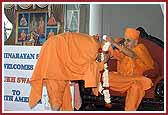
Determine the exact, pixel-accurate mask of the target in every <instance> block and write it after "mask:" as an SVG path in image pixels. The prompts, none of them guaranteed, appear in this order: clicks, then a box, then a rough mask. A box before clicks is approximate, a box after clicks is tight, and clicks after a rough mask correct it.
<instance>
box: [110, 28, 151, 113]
mask: <svg viewBox="0 0 168 115" xmlns="http://www.w3.org/2000/svg"><path fill="white" fill-rule="evenodd" d="M138 39H139V31H137V30H135V29H132V28H127V29H126V31H125V47H127V48H123V47H120V46H118V45H116V43H114V44H113V43H112V44H113V45H115V46H117V48H118V49H119V50H112V49H110V52H111V55H112V56H114V57H115V58H116V59H117V60H118V62H117V72H109V82H110V89H112V90H114V91H119V92H123V93H124V92H126V100H125V110H126V111H135V110H137V108H138V106H139V104H140V102H141V100H142V98H143V97H144V95H145V90H147V89H149V88H151V87H152V85H153V84H152V81H151V80H150V79H149V78H147V77H145V76H143V72H144V71H146V70H148V69H153V68H154V67H153V64H154V63H153V60H152V58H151V56H150V54H149V52H148V50H147V49H146V47H145V46H144V45H143V44H138V43H137V42H138ZM125 49H126V51H124V50H125ZM127 50H129V51H131V54H129V56H128V55H126V54H127V53H126V52H127ZM124 53H125V54H124Z"/></svg>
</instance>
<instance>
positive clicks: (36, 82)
mask: <svg viewBox="0 0 168 115" xmlns="http://www.w3.org/2000/svg"><path fill="white" fill-rule="evenodd" d="M98 48H99V45H98V44H97V43H96V41H95V40H94V38H93V37H92V36H89V35H86V34H82V33H75V32H66V33H62V34H59V35H56V36H51V37H50V38H48V39H47V41H46V42H45V43H44V44H43V46H42V48H41V51H40V55H39V58H38V61H37V63H36V66H35V68H34V72H33V75H32V78H31V82H30V83H31V92H30V96H29V106H30V107H34V106H35V105H36V104H37V102H38V101H39V100H40V99H41V97H42V87H43V84H45V85H46V87H47V91H48V95H49V102H50V104H51V106H52V107H53V108H56V109H57V110H72V107H71V94H70V87H69V81H70V80H84V81H85V87H97V86H98V78H99V74H98V72H99V70H98V64H97V63H96V61H95V59H96V56H97V51H98Z"/></svg>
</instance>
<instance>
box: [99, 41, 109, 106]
mask: <svg viewBox="0 0 168 115" xmlns="http://www.w3.org/2000/svg"><path fill="white" fill-rule="evenodd" d="M110 45H111V43H110V42H108V41H107V42H105V44H104V45H103V47H102V49H101V48H99V53H100V59H99V60H98V61H99V62H102V61H104V59H105V57H104V53H108V49H109V47H110ZM100 73H101V80H100V83H99V92H100V94H101V95H104V101H105V102H106V103H107V104H110V103H111V99H110V92H109V76H108V73H109V71H108V65H107V62H104V68H103V71H100Z"/></svg>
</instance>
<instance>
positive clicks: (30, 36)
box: [15, 11, 58, 46]
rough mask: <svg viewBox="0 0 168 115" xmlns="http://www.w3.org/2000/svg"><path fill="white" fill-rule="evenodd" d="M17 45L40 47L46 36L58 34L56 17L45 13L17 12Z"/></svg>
mask: <svg viewBox="0 0 168 115" xmlns="http://www.w3.org/2000/svg"><path fill="white" fill-rule="evenodd" d="M16 20H17V23H16V40H15V44H17V45H34V46H41V45H43V43H44V42H45V41H46V40H47V38H48V36H51V35H56V34H57V33H58V27H57V25H58V24H57V23H58V22H57V21H56V17H55V16H54V15H53V13H51V14H50V16H49V15H48V12H47V11H46V12H45V11H39V12H38V11H34V12H33V11H30V12H26V13H25V12H17V19H16Z"/></svg>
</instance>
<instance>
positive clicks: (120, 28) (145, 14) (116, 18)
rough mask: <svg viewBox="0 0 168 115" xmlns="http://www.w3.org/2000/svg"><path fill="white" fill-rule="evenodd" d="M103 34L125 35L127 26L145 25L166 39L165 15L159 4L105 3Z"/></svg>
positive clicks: (144, 26)
mask: <svg viewBox="0 0 168 115" xmlns="http://www.w3.org/2000/svg"><path fill="white" fill-rule="evenodd" d="M102 23H103V34H107V35H112V36H113V37H117V36H123V35H124V34H123V32H124V29H125V27H133V28H137V27H139V26H141V27H143V28H144V29H145V30H146V32H147V33H148V34H149V35H152V36H155V37H158V38H160V39H161V40H163V41H164V17H163V13H162V10H161V7H160V5H157V4H148V5H147V4H122V5H118V4H111V5H110V4H103V22H102Z"/></svg>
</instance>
